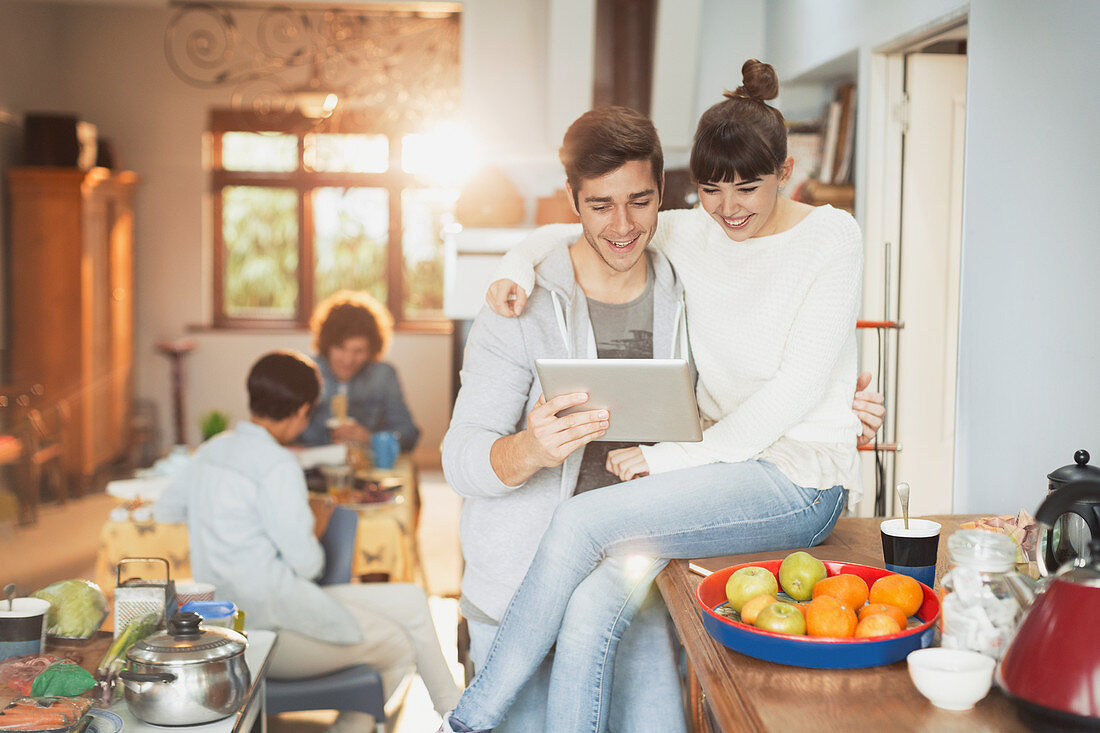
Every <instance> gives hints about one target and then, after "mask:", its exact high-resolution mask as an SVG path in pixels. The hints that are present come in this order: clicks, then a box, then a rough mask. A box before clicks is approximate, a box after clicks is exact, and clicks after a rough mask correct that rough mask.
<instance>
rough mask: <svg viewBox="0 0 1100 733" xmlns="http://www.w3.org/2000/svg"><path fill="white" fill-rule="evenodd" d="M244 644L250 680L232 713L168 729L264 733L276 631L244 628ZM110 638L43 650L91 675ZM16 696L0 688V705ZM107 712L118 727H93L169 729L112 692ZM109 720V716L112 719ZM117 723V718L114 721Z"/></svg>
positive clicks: (140, 731)
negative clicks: (148, 719) (139, 715)
mask: <svg viewBox="0 0 1100 733" xmlns="http://www.w3.org/2000/svg"><path fill="white" fill-rule="evenodd" d="M247 636H248V647H247V648H246V649H245V652H244V661H245V664H246V665H248V671H249V673H250V676H251V683H250V684H249V686H248V690H247V691H246V692H245V695H244V699H243V701H242V702H241V706H240V707H239V708H238V709H237V711H236V712H235V713H233V714H232V715H229V716H228V717H225V718H222V719H221V720H215V721H214V722H212V723H203V724H201V725H181V726H173V727H172V728H171V729H170V730H174V731H179V733H265V732H266V730H267V716H266V699H265V698H266V695H265V689H266V688H265V685H266V679H267V670H268V667H269V666H270V664H271V654H272V652H273V651H274V650H275V646H276V644H277V643H278V633H277V632H274V631H267V630H264V629H250V630H247ZM112 640H113V637H112V635H111V633H110V632H109V631H99V632H97V633H96V635H94V636H93V637H92V638H91V639H88V640H87V641H81V642H79V643H76V642H60V641H54V640H51V639H49V638H47V642H46V648H45V652H46V653H47V654H53V655H55V656H59V657H65V658H73V659H79V660H80V661H79V664H80V666H82V667H84V669H87V670H88V671H89V672H92V673H93V674H94V672H95V667H96V665H97V664H98V663H99V660H100V659H102V658H103V655H104V654H105V653H106V652H107V648H108V647H109V646H110V645H111V642H112ZM16 696H17V695H16V694H14V693H13V692H12V691H11V690H8V689H6V688H5V689H0V707H3V706H4V705H7V704H8V703H9V702H11V700H12V699H14V698H15V697H16ZM104 709H105V710H107V711H108V712H109V713H113V714H114V715H116V716H118V718H119V719H120V720H121V721H122V728H121V729H117V728H112V726H110V724H109V723H103V724H100V725H98V726H97V730H103V731H105V732H106V731H110V733H117V731H118V730H120V731H122V733H157V731H159V732H160V733H164V731H165V730H169V729H168V728H165V727H164V726H160V725H151V724H149V723H146V722H144V721H142V720H140V719H139V718H136V717H134V714H133V713H131V712H130V708H129V706H128V705H127V704H126V700H125V699H123V698H122V696H121V694H119V693H116V699H114V701H113V702H112V703H111V704H110V705H109V706H107V707H106V708H104ZM112 720H113V719H112ZM115 723H116V725H117V721H115Z"/></svg>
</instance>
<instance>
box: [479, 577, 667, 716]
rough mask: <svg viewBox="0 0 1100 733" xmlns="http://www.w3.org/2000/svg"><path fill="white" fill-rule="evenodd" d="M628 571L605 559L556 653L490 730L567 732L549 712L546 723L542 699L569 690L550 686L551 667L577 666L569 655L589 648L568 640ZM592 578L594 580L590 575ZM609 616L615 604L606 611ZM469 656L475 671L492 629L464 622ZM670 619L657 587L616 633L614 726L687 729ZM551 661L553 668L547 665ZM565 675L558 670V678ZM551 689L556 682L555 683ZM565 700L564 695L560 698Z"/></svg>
mask: <svg viewBox="0 0 1100 733" xmlns="http://www.w3.org/2000/svg"><path fill="white" fill-rule="evenodd" d="M632 570H633V568H632V567H631V566H630V565H628V564H627V563H624V562H623V560H622V559H620V558H608V559H606V560H604V561H603V562H602V563H600V565H599V567H597V568H596V570H594V571H592V573H591V574H590V575H589V576H588V578H586V579H585V582H584V583H581V585H580V586H579V587H578V588H577V590H576V591H574V592H573V598H572V599H571V601H570V604H569V611H568V612H567V614H566V619H565V621H564V623H563V625H562V629H561V632H560V633H559V637H558V642H557V644H558V646H557V651H556V652H553V651H552V652H551V653H550V654H548V655H547V656H546V657H545V658H544V659H543V660H542V662H541V663H540V664H539V666H538V668H537V669H536V670H535V672H534V674H533V675H532V676H531V678H530V679H529V680H527V682H526V684H524V685H523V687H522V688H521V689H520V691H519V693H518V694H517V695H516V698H515V700H514V701H513V702H512V706H511V707H510V708H509V709H508V717H507V719H506V720H505V721H504V722H503V723H501V724H499V725H497V726H496V727H495V728H494V729H493V732H494V733H533V732H534V731H540V730H544V729H545V730H557V731H567V730H570V726H569V724H568V723H567V722H565V721H562V720H561V719H560V717H554V716H553V715H552V716H551V717H550V718H549V720H553V721H555V724H554V725H548V724H547V707H548V705H547V697H548V695H550V694H551V693H552V692H553V693H554V696H555V699H554V701H553V702H552V703H551V704H550V707H551V708H555V709H556V708H560V707H561V703H560V702H559V701H558V700H559V699H560V698H559V697H558V696H560V695H562V694H564V695H569V694H572V693H571V692H570V691H569V690H568V689H566V690H556V689H555V688H554V687H551V668H553V669H554V670H555V671H557V670H560V669H563V668H571V667H575V666H576V662H575V660H573V659H571V657H572V655H573V654H576V653H583V654H587V653H589V652H590V650H589V649H587V648H583V645H582V646H581V647H578V646H577V645H576V644H571V643H570V641H571V640H572V639H575V638H579V639H582V640H583V639H585V638H586V634H585V632H586V631H587V630H589V629H590V628H591V625H592V624H593V623H595V622H596V619H598V618H599V617H600V614H601V613H606V612H607V611H605V607H606V605H607V604H608V603H609V602H610V603H615V599H617V598H618V597H619V596H621V592H619V591H618V590H617V589H619V588H623V587H628V588H633V587H634V586H635V579H634V578H633V577H631V576H632V575H633V572H632ZM596 579H598V580H596ZM610 612H611V613H614V609H610ZM467 623H468V624H469V629H470V658H471V659H472V660H473V663H474V669H475V670H478V671H480V670H481V668H482V665H483V664H484V662H485V658H486V656H487V655H488V653H489V648H490V646H491V645H492V643H493V638H494V637H495V636H496V632H497V627H496V626H493V625H489V624H484V623H479V622H477V621H472V620H468V621H467ZM670 623H671V622H670V620H669V618H668V613H667V611H666V610H665V605H664V602H663V601H662V600H661V595H660V593H659V592H658V591H657V589H656V587H651V589H650V591H649V593H647V594H646V595H645V600H644V602H643V603H642V606H641V608H640V609H638V613H637V615H636V616H635V617H634V620H633V621H632V622H631V623H630V624H629V625H628V626H627V627H626V629H625V631H623V632H622V641H621V642H620V643H619V646H618V651H617V652H616V654H615V662H614V671H615V675H614V678H613V679H612V681H611V696H610V702H609V705H610V709H609V711H608V713H609V716H610V727H611V730H614V731H635V732H636V733H645V731H654V732H657V731H660V733H686V731H687V721H686V719H685V718H684V705H683V697H682V695H681V690H680V676H679V672H678V669H677V665H676V658H675V651H674V642H673V639H672V636H671V632H670V629H669V624H670ZM552 665H553V667H552ZM569 674H571V672H567V673H566V674H565V675H561V674H556V675H555V676H554V679H556V680H561V679H562V677H563V676H566V677H567V676H568V675H569ZM555 687H556V686H555ZM566 699H568V698H566Z"/></svg>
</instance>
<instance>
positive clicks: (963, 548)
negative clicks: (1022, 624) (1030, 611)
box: [940, 529, 1028, 659]
mask: <svg viewBox="0 0 1100 733" xmlns="http://www.w3.org/2000/svg"><path fill="white" fill-rule="evenodd" d="M947 551H948V557H949V559H950V561H951V569H950V571H949V572H948V573H947V574H946V575H945V576H944V577H943V580H942V581H941V585H942V587H943V590H944V592H945V595H944V597H943V622H942V623H943V625H942V628H941V631H942V633H941V638H940V643H941V645H942V646H944V647H945V648H948V649H968V650H971V651H975V652H979V653H981V654H985V655H986V656H989V657H993V658H994V659H1000V658H1001V655H1002V654H1003V653H1004V650H1005V648H1006V647H1007V646H1008V642H1009V641H1011V640H1012V635H1013V633H1014V632H1015V631H1016V624H1017V623H1018V622H1019V620H1020V618H1021V616H1022V615H1023V611H1024V608H1025V605H1026V602H1025V600H1024V599H1025V597H1026V591H1023V590H1022V588H1023V587H1024V586H1026V585H1027V583H1028V581H1027V579H1025V578H1024V577H1023V576H1021V575H1020V574H1019V573H1016V572H1015V571H1014V567H1015V563H1016V544H1015V543H1014V542H1013V541H1012V540H1011V539H1009V538H1008V537H1007V536H1006V535H1003V534H998V533H996V532H988V531H986V530H980V529H964V530H960V531H958V532H956V533H955V534H953V535H951V536H950V537H949V538H948V539H947Z"/></svg>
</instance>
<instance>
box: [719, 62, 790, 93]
mask: <svg viewBox="0 0 1100 733" xmlns="http://www.w3.org/2000/svg"><path fill="white" fill-rule="evenodd" d="M725 96H726V98H727V99H737V98H741V99H755V100H758V101H761V102H764V101H767V100H769V99H775V98H776V97H778V96H779V77H778V76H777V75H776V73H775V68H774V67H773V66H772V65H771V64H766V63H764V62H763V61H757V60H756V59H749V60H748V61H746V62H745V63H744V64H743V65H742V66H741V86H739V87H737V88H736V89H734V90H733V91H732V92H726V94H725Z"/></svg>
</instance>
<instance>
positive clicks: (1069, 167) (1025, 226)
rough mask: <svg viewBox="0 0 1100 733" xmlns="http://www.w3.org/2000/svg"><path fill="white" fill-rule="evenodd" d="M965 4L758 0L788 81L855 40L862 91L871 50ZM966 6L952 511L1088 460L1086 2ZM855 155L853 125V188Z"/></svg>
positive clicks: (981, 506)
mask: <svg viewBox="0 0 1100 733" xmlns="http://www.w3.org/2000/svg"><path fill="white" fill-rule="evenodd" d="M965 7H966V5H965V4H962V3H958V2H954V1H951V0H935V1H931V0H930V1H928V2H920V3H916V2H905V1H903V0H834V1H833V2H829V3H822V2H814V0H773V1H772V2H769V3H768V4H767V32H766V35H767V49H768V60H769V61H770V62H771V63H773V64H774V65H775V66H776V68H777V69H778V70H779V72H780V75H781V77H782V78H790V77H794V76H798V75H800V74H806V73H808V72H812V71H813V70H814V69H816V68H817V67H820V66H822V65H826V64H828V63H829V62H830V61H832V60H833V59H836V58H837V57H840V56H843V55H845V54H849V53H851V52H852V51H853V50H855V51H856V52H857V53H858V76H857V83H860V84H861V85H863V86H864V87H865V85H866V80H867V79H868V77H869V68H870V57H871V51H872V49H874V48H876V47H879V46H881V45H883V44H886V43H888V42H890V41H892V40H894V39H896V38H898V37H899V36H902V35H907V34H910V33H912V32H914V31H917V30H919V29H921V28H922V27H925V26H927V25H928V24H929V23H932V22H933V21H935V20H936V19H937V18H942V17H944V16H947V15H950V14H954V13H958V12H959V11H960V9H964V8H965ZM969 9H970V15H969V44H968V63H969V70H968V79H967V127H966V162H965V173H964V176H965V183H964V204H963V207H964V209H963V245H962V283H961V294H960V308H959V363H958V394H957V398H956V426H955V436H956V438H955V441H956V442H955V500H954V509H955V510H956V511H962V512H982V513H992V512H997V513H1000V512H1009V513H1015V512H1017V511H1018V510H1019V509H1021V508H1025V509H1027V510H1029V511H1032V512H1033V511H1034V510H1035V508H1036V507H1037V506H1038V504H1039V502H1040V501H1041V500H1042V498H1043V496H1044V494H1045V490H1046V479H1045V475H1046V474H1047V473H1048V472H1049V471H1051V470H1053V469H1055V468H1058V467H1059V466H1062V465H1064V464H1066V463H1070V462H1071V460H1072V455H1073V452H1074V450H1076V449H1078V448H1092V449H1093V452H1094V453H1096V454H1097V455H1098V459H1100V381H1098V380H1097V379H1096V377H1095V374H1096V368H1095V366H1094V365H1095V364H1097V363H1100V338H1098V337H1097V336H1098V333H1100V288H1097V287H1096V285H1095V282H1096V280H1097V278H1098V277H1100V247H1097V246H1096V232H1097V231H1100V208H1098V207H1097V206H1096V204H1095V201H1096V199H1097V197H1098V196H1100V184H1098V183H1097V178H1096V175H1095V164H1096V161H1097V160H1100V142H1098V140H1097V136H1096V131H1095V120H1096V119H1100V97H1098V95H1097V92H1096V86H1095V82H1094V80H1093V79H1092V78H1091V77H1092V76H1093V74H1092V71H1093V70H1095V69H1096V68H1100V47H1098V46H1097V44H1096V43H1095V39H1094V38H1093V37H1092V36H1093V32H1094V31H1095V29H1096V28H1097V27H1100V4H1097V3H1095V2H1093V1H1092V0H1060V2H1057V3H1040V2H1034V0H972V1H971V2H970V3H969ZM1038 29H1041V33H1040V32H1038ZM866 105H867V100H866V96H865V95H863V96H862V98H861V99H860V103H859V112H858V113H859V115H860V117H859V119H864V120H866V119H867V106H866ZM865 158H866V130H860V131H859V139H858V140H857V146H856V184H857V189H858V187H859V181H860V178H861V176H862V175H865V171H866V168H867V162H866V160H865ZM863 194H865V192H862V193H861V198H860V200H861V199H862V195H863ZM858 204H859V200H857V205H858ZM868 244H869V246H878V245H880V244H881V243H868Z"/></svg>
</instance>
